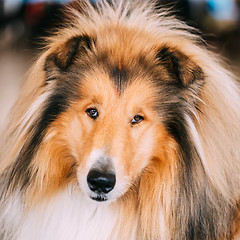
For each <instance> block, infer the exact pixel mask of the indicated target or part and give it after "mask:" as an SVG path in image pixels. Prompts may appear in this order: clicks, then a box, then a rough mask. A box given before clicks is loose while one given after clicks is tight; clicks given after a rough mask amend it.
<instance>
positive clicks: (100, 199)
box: [90, 195, 108, 202]
mask: <svg viewBox="0 0 240 240" xmlns="http://www.w3.org/2000/svg"><path fill="white" fill-rule="evenodd" d="M90 198H91V199H92V200H94V201H97V202H106V201H107V200H108V198H107V197H106V196H105V195H97V196H90Z"/></svg>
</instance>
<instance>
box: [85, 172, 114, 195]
mask: <svg viewBox="0 0 240 240" xmlns="http://www.w3.org/2000/svg"><path fill="white" fill-rule="evenodd" d="M87 183H88V186H89V188H90V189H91V190H92V191H93V192H95V193H98V194H101V193H108V192H110V191H111V190H112V189H113V188H114V186H115V183H116V176H115V174H113V173H105V172H100V171H98V170H91V171H90V172H89V173H88V176H87Z"/></svg>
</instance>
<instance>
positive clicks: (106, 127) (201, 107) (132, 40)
mask: <svg viewBox="0 0 240 240" xmlns="http://www.w3.org/2000/svg"><path fill="white" fill-rule="evenodd" d="M65 17H66V20H65V23H64V24H65V25H64V26H62V27H60V28H59V29H57V30H56V31H55V33H54V34H53V35H52V36H51V37H49V38H48V43H47V46H46V48H45V49H44V50H43V52H42V53H41V54H40V56H39V58H38V60H37V61H36V62H35V63H34V64H33V66H32V68H31V69H30V70H29V72H28V74H27V76H26V81H25V83H24V86H23V89H22V92H21V93H20V96H19V99H18V101H17V103H16V104H15V106H14V108H13V110H12V114H11V120H10V124H9V126H8V128H7V133H6V136H7V138H6V139H7V140H6V143H5V145H4V147H3V151H2V161H1V182H2V184H1V195H0V196H1V197H0V238H1V239H3V240H32V239H35V240H53V239H58V240H66V239H67V240H79V239H90V240H91V239H93V240H95V239H101V240H105V239H106V240H109V239H111V240H113V239H117V240H130V239H134V240H136V239H144V240H147V239H149V240H156V239H160V240H190V239H191V240H194V239H196V240H206V239H208V240H227V239H231V240H235V239H238V237H239V197H240V141H239V140H240V92H239V88H238V85H237V81H236V78H235V77H234V75H233V74H231V73H230V72H229V71H228V70H226V69H227V67H226V64H225V63H223V61H222V60H220V58H219V56H217V55H214V54H213V53H212V52H209V50H208V49H207V46H206V44H205V43H204V42H203V41H202V40H201V37H200V36H199V35H198V34H195V33H194V29H193V28H191V27H189V26H187V25H186V24H185V23H183V22H181V21H179V20H177V19H176V18H175V17H174V16H173V15H171V14H170V13H169V11H168V10H166V9H158V10H157V9H156V7H155V4H154V2H153V1H138V0H134V1H121V0H119V1H117V0H115V1H111V2H109V1H105V0H103V1H98V2H97V3H95V4H93V3H90V2H88V1H78V2H75V3H73V4H71V5H70V6H68V7H67V8H66V10H65Z"/></svg>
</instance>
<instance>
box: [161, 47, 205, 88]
mask: <svg viewBox="0 0 240 240" xmlns="http://www.w3.org/2000/svg"><path fill="white" fill-rule="evenodd" d="M157 59H158V61H159V63H160V64H162V65H164V67H166V68H167V71H168V72H169V74H170V75H172V76H173V75H174V76H175V77H176V78H177V80H178V81H179V83H180V84H181V85H182V86H184V87H188V86H189V85H191V84H192V83H194V82H195V80H202V79H203V72H202V70H201V68H200V67H199V66H198V65H197V64H196V63H194V62H193V61H192V60H191V59H190V58H189V57H187V56H186V55H184V54H183V53H182V52H180V51H178V50H173V49H170V48H168V47H163V48H162V49H161V50H160V51H159V52H158V54H157Z"/></svg>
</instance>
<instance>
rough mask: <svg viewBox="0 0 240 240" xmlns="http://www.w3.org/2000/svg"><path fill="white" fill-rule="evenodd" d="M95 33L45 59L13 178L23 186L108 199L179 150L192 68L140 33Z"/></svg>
mask: <svg viewBox="0 0 240 240" xmlns="http://www.w3.org/2000/svg"><path fill="white" fill-rule="evenodd" d="M101 34H102V35H101ZM101 34H99V35H98V36H97V37H90V36H87V35H83V36H75V37H72V38H70V39H68V40H66V41H64V42H63V43H61V44H58V45H56V46H54V47H53V48H52V49H51V51H50V53H49V54H48V55H47V57H46V58H45V61H44V72H45V76H46V80H45V84H44V88H45V91H44V93H43V94H45V96H44V98H46V99H44V101H43V103H42V106H41V110H40V111H39V113H38V114H40V116H39V117H38V119H36V122H34V125H33V126H32V129H31V130H30V134H29V136H30V137H29V139H28V142H27V143H26V144H25V150H22V155H21V154H20V155H21V156H20V157H21V158H24V159H25V160H24V161H25V163H26V165H27V166H26V168H24V169H21V171H20V172H21V176H20V174H19V172H18V171H17V172H14V173H13V174H14V177H13V178H15V179H22V181H23V182H24V183H23V184H28V183H29V182H32V181H30V179H31V178H34V179H36V183H37V182H39V181H40V182H41V186H43V185H44V186H45V190H44V192H46V189H50V190H49V191H50V192H51V191H54V190H55V189H57V188H59V187H62V186H65V185H66V184H68V183H69V182H75V183H77V184H79V186H80V189H81V191H82V192H83V193H84V194H85V195H86V196H87V197H89V198H91V199H93V200H97V201H113V200H115V199H118V198H120V197H121V196H123V195H124V193H126V192H127V191H128V190H129V189H132V188H134V187H135V186H136V185H138V183H139V179H140V178H141V175H142V174H143V173H144V172H147V171H148V167H149V166H151V164H152V163H153V162H154V164H156V162H159V164H160V165H161V164H163V165H166V162H167V161H168V159H167V158H168V155H169V152H170V151H169V148H171V149H175V148H176V146H175V145H176V142H178V143H181V144H183V145H184V144H186V142H187V139H186V140H183V139H181V137H180V132H179V131H182V132H184V131H183V128H184V127H185V126H184V124H185V123H184V121H185V120H184V116H183V115H184V114H188V113H187V112H185V113H184V110H183V109H184V108H187V106H186V105H187V104H192V105H194V104H195V101H196V99H195V97H194V94H193V92H194V91H197V90H196V89H198V88H199V86H200V85H201V82H202V76H201V70H200V68H199V67H198V66H197V65H196V64H195V63H193V62H192V61H191V60H190V58H189V57H187V56H185V55H184V54H183V53H181V52H180V51H179V50H176V49H173V48H171V47H168V46H166V45H158V44H156V42H155V41H154V40H152V39H150V38H147V37H146V36H142V35H141V34H133V33H132V32H131V31H129V30H128V31H124V30H123V29H115V30H112V29H111V31H110V30H109V34H108V35H107V36H106V33H105V32H103V33H101ZM127 35H128V36H129V37H128V38H127V37H126V36H127ZM46 89H47V90H46ZM189 89H191V91H190V90H189ZM43 94H42V95H43ZM42 95H40V97H38V99H37V100H36V101H35V102H34V103H33V105H34V104H35V105H36V102H37V101H39V98H41V96H42ZM46 96H47V97H46ZM186 102H188V103H187V104H186ZM32 107H33V106H32ZM178 138H179V139H178ZM183 141H184V142H183ZM23 149H24V148H23ZM170 158H171V157H170ZM30 159H31V160H30ZM19 167H20V166H16V169H17V168H19ZM14 171H15V170H14ZM23 176H24V177H23ZM37 185H38V184H37Z"/></svg>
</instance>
